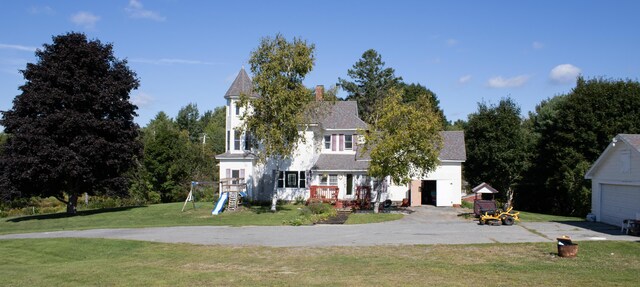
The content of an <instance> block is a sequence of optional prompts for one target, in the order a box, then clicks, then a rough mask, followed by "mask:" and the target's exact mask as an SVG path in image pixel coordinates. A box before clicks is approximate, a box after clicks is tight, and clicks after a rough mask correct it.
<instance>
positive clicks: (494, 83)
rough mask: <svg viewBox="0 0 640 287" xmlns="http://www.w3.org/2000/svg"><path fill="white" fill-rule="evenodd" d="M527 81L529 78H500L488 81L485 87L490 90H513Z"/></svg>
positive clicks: (521, 76)
mask: <svg viewBox="0 0 640 287" xmlns="http://www.w3.org/2000/svg"><path fill="white" fill-rule="evenodd" d="M527 81H529V76H527V75H520V76H515V77H512V78H503V77H502V76H498V77H493V78H491V79H489V81H488V82H487V85H488V86H489V87H491V88H515V87H520V86H522V85H524V84H525V83H527Z"/></svg>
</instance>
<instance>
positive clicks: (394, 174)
mask: <svg viewBox="0 0 640 287" xmlns="http://www.w3.org/2000/svg"><path fill="white" fill-rule="evenodd" d="M432 105H433V102H432V101H431V99H430V98H429V97H428V95H425V94H420V95H418V96H417V97H416V99H415V100H414V101H412V102H410V103H403V95H402V92H401V90H398V89H392V90H390V92H389V94H388V96H386V97H385V98H384V99H382V100H381V101H379V102H378V105H377V107H376V109H374V113H375V116H374V117H373V119H376V120H375V121H374V122H373V123H371V124H369V126H368V130H367V131H366V132H364V135H365V145H364V147H363V148H364V149H365V150H366V151H370V154H371V163H370V164H369V171H368V172H369V175H371V176H372V177H374V178H378V179H386V178H387V177H390V178H392V179H393V181H394V182H396V183H400V184H404V183H407V182H408V181H409V180H410V179H411V177H413V176H426V175H427V174H428V173H429V172H430V171H432V170H434V169H435V168H436V166H437V165H438V163H439V161H438V155H439V153H440V149H441V148H442V138H441V136H440V134H439V131H440V130H441V127H442V122H441V117H440V116H438V115H437V114H436V113H434V112H433V106H432ZM386 186H387V182H386V180H384V181H383V185H382V186H380V185H378V186H377V187H376V189H377V192H376V194H377V196H376V200H375V207H374V212H377V211H378V206H379V204H380V194H381V193H382V191H383V190H385V189H386Z"/></svg>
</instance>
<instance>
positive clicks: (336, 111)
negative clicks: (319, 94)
mask: <svg viewBox="0 0 640 287" xmlns="http://www.w3.org/2000/svg"><path fill="white" fill-rule="evenodd" d="M322 108H328V109H329V110H328V111H326V112H322V111H320V112H319V114H318V115H317V118H316V119H315V121H317V123H318V124H320V125H321V126H322V128H324V129H338V130H339V129H366V128H367V123H365V122H364V121H363V120H361V119H360V117H358V102H356V101H335V102H322V103H321V105H320V107H319V109H322Z"/></svg>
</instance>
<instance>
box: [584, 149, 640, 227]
mask: <svg viewBox="0 0 640 287" xmlns="http://www.w3.org/2000/svg"><path fill="white" fill-rule="evenodd" d="M603 156H604V157H603V158H601V159H599V162H598V163H597V166H595V169H594V170H593V172H592V173H593V175H592V179H591V190H592V194H591V213H593V214H594V215H595V216H596V220H597V221H601V222H606V223H609V224H613V225H618V226H619V225H620V224H621V223H622V219H624V218H635V212H640V203H635V204H636V207H635V208H636V211H635V212H632V211H629V210H628V208H627V207H626V205H625V203H627V204H631V203H634V202H636V201H637V200H638V199H637V198H636V196H637V195H635V194H634V193H629V192H630V191H629V189H631V190H635V192H636V193H638V192H640V153H638V152H637V151H636V150H634V149H633V147H630V146H628V145H627V144H626V143H625V142H623V141H621V140H619V141H618V142H617V143H616V145H615V146H610V147H609V150H608V152H606V153H604V154H603ZM620 203H622V205H620Z"/></svg>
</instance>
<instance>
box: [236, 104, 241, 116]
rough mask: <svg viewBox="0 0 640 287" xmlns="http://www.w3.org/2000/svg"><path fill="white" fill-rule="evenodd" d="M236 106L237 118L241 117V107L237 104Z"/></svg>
mask: <svg viewBox="0 0 640 287" xmlns="http://www.w3.org/2000/svg"><path fill="white" fill-rule="evenodd" d="M235 106H236V116H239V115H240V105H238V103H235Z"/></svg>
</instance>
